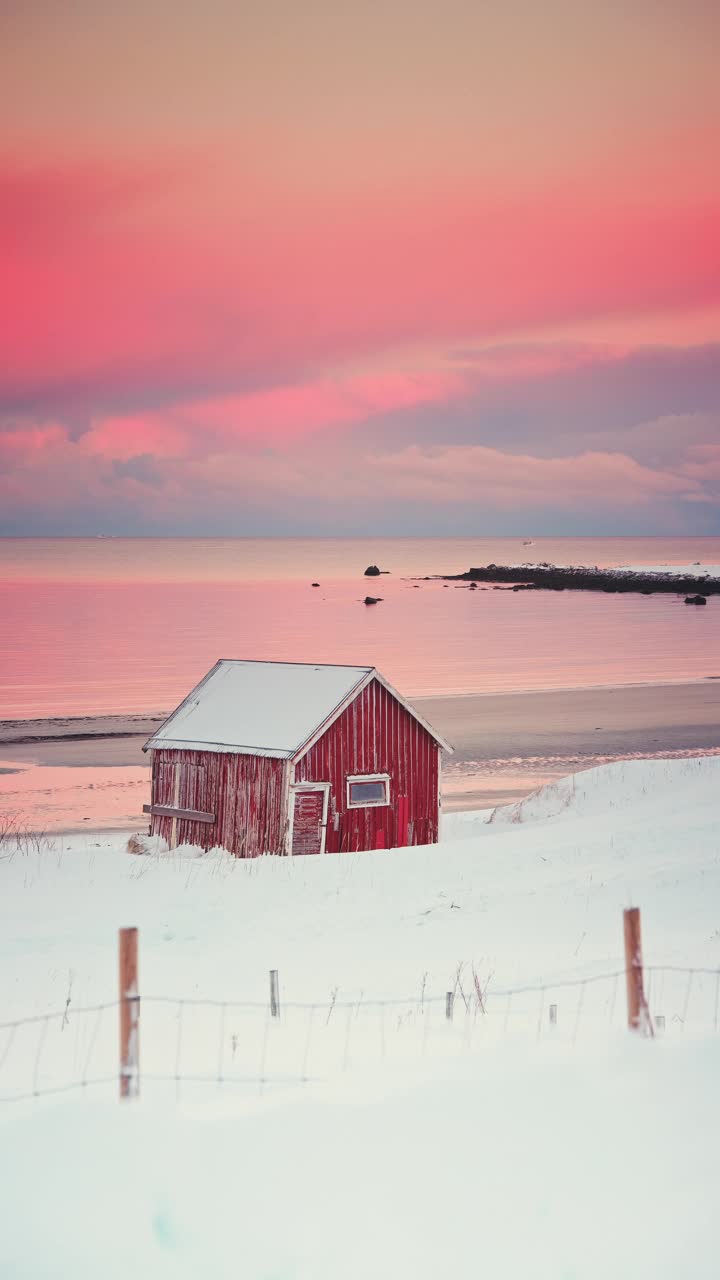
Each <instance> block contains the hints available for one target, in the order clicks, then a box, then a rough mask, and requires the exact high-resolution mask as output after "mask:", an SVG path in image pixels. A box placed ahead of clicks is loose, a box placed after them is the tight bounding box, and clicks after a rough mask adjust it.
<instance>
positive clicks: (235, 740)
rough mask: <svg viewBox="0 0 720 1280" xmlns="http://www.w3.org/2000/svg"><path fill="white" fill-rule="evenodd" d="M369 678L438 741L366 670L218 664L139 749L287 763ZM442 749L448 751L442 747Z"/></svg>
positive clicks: (292, 664) (231, 661)
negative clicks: (269, 758)
mask: <svg viewBox="0 0 720 1280" xmlns="http://www.w3.org/2000/svg"><path fill="white" fill-rule="evenodd" d="M373 677H374V678H376V679H378V680H380V682H381V683H382V684H384V685H385V686H386V688H388V689H389V690H390V692H391V693H392V694H393V695H394V696H395V697H396V698H398V699H399V701H400V702H402V703H403V706H405V707H407V709H408V711H410V713H411V714H412V715H414V716H415V718H416V719H417V720H419V721H420V723H421V724H422V725H423V726H424V727H425V728H426V729H427V730H428V732H430V733H431V734H432V736H433V737H434V738H435V739H436V740H437V741H438V742H439V743H440V745H441V746H443V747H446V748H447V743H445V742H444V741H443V740H442V739H441V738H440V737H438V735H437V734H436V733H435V731H434V730H433V729H431V728H430V726H429V725H428V724H426V722H425V721H424V720H423V719H422V716H419V715H418V713H417V712H416V711H415V710H414V709H413V708H412V707H410V706H408V704H407V703H406V702H405V701H404V699H402V698H400V696H399V694H397V693H396V692H395V690H394V689H392V688H391V686H390V685H388V684H387V681H385V680H383V678H382V676H380V675H379V673H378V672H377V671H376V670H375V668H374V667H341V666H324V665H315V664H313V663H305V662H245V661H242V660H240V659H234V658H221V659H220V661H219V662H216V664H215V666H214V667H213V668H212V670H211V671H209V672H208V674H207V675H206V676H205V678H204V679H203V680H201V681H200V684H199V685H197V686H196V688H195V689H193V691H192V693H190V694H188V696H187V698H186V699H185V701H184V702H181V704H180V706H179V707H178V708H177V710H176V711H174V712H173V714H172V715H171V716H170V717H169V718H168V719H167V720H166V721H165V723H164V724H163V725H161V727H160V728H159V729H158V731H157V733H155V734H154V735H153V736H152V738H150V739H149V740H148V741H147V742H146V743H145V747H144V750H148V748H149V749H152V750H154V749H156V748H158V747H167V748H177V749H179V750H184V751H192V750H196V751H233V752H240V753H244V754H248V755H262V756H275V757H277V758H280V759H291V758H292V757H293V756H296V755H297V753H298V752H299V750H300V749H301V747H303V746H305V745H306V744H307V743H308V741H309V739H311V738H313V737H314V736H315V735H316V734H317V731H318V730H319V729H321V728H325V727H327V726H328V725H329V724H330V723H332V721H333V720H334V719H335V718H336V716H337V715H339V714H340V712H341V711H343V710H344V708H345V707H346V706H347V705H348V704H349V703H350V702H351V701H352V699H353V698H354V697H355V696H356V695H357V693H359V692H360V690H361V688H362V687H363V686H364V685H365V684H369V683H370V680H372V679H373ZM448 749H450V748H448Z"/></svg>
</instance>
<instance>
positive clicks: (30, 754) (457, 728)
mask: <svg viewBox="0 0 720 1280" xmlns="http://www.w3.org/2000/svg"><path fill="white" fill-rule="evenodd" d="M415 704H416V706H417V708H418V710H419V711H420V712H421V713H422V714H423V716H424V717H425V718H426V719H427V720H428V721H429V722H430V723H431V724H433V725H434V726H435V727H436V728H437V729H438V731H439V732H440V733H442V734H443V735H444V736H445V737H446V738H447V739H448V740H449V741H450V742H451V743H452V744H453V746H454V748H455V752H454V755H453V756H451V757H448V758H447V760H446V762H445V766H444V770H443V796H444V804H445V808H446V809H448V810H452V809H463V808H466V809H469V808H486V807H488V806H492V805H495V804H504V803H508V802H509V801H510V800H514V799H518V798H519V797H521V796H523V795H527V794H528V792H529V791H531V790H533V789H534V787H536V786H539V785H541V783H543V782H545V781H548V780H550V779H551V778H554V777H558V776H562V775H564V774H567V773H572V772H575V771H577V769H580V768H590V767H592V765H594V764H599V763H603V762H605V761H607V760H613V759H627V758H633V757H635V756H662V755H674V754H678V755H686V754H687V755H691V754H702V753H703V752H709V751H712V752H715V751H718V752H720V680H704V681H697V682H695V683H690V684H666V685H629V686H628V685H625V686H621V687H615V688H594V689H566V690H552V691H549V692H530V693H503V694H474V695H468V696H465V697H444V698H418V699H416V700H415ZM160 722H161V721H160V719H158V718H157V717H154V718H149V717H148V718H145V717H142V716H97V717H87V718H72V719H54V720H15V721H2V722H0V805H1V804H2V800H3V795H2V792H3V791H6V790H7V789H8V788H9V786H10V783H11V779H12V776H13V775H12V774H8V773H6V772H5V771H6V770H8V769H12V770H13V772H14V771H15V770H16V769H18V768H20V769H21V770H24V769H25V768H27V767H32V766H33V765H35V766H40V767H41V769H42V775H43V777H42V786H43V787H44V788H45V789H46V788H48V787H52V782H53V779H52V776H48V773H47V772H46V769H48V768H50V769H52V768H53V767H56V768H62V769H65V770H67V769H75V768H76V769H78V770H83V769H103V768H105V769H110V770H112V769H117V768H128V767H132V768H133V769H137V768H138V767H141V768H142V767H147V766H149V763H150V762H149V758H148V756H147V755H145V754H143V751H142V746H143V743H144V742H145V741H146V740H147V738H148V737H149V736H150V734H151V733H152V732H153V730H154V729H155V728H156V727H157V726H158V724H159V723H160ZM95 776H97V775H95ZM133 776H135V777H137V776H138V775H136V774H135V775H133ZM3 783H4V785H3ZM78 783H80V778H79V777H78ZM38 785H40V777H39V776H38ZM28 801H30V795H28ZM83 820H87V819H83Z"/></svg>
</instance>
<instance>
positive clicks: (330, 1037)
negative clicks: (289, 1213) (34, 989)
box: [0, 965, 720, 1102]
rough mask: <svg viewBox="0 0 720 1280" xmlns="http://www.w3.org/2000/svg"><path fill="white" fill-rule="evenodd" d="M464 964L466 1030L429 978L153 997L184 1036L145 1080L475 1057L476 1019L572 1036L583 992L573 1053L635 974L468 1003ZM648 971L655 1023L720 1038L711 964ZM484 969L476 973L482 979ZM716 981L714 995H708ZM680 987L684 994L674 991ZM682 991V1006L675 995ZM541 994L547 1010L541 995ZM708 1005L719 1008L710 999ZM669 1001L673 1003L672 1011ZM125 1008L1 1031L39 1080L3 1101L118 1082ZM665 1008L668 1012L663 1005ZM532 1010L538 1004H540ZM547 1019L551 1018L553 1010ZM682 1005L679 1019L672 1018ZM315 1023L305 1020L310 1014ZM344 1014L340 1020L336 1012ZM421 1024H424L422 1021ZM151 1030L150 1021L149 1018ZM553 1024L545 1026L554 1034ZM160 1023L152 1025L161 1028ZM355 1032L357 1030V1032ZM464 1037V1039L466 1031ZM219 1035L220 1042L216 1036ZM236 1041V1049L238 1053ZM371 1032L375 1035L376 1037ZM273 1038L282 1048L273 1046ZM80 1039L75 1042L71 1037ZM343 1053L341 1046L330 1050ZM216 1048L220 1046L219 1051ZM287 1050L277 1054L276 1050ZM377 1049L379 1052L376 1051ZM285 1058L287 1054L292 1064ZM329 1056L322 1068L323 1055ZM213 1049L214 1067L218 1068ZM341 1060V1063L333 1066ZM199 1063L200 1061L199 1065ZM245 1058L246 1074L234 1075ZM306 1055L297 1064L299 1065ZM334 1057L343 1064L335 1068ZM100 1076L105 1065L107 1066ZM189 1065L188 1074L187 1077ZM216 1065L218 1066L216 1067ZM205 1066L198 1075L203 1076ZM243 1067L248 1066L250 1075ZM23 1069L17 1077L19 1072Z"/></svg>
mask: <svg viewBox="0 0 720 1280" xmlns="http://www.w3.org/2000/svg"><path fill="white" fill-rule="evenodd" d="M461 968H462V966H461V967H460V968H459V969H458V971H457V973H456V975H455V993H459V996H460V999H459V1000H454V1001H453V1002H452V1005H453V1007H454V1010H455V1012H456V1013H459V1014H460V1018H461V1019H462V1027H461V1028H460V1027H458V1025H457V1023H458V1021H459V1020H460V1019H457V1018H456V1019H455V1022H453V1018H452V1017H449V1018H447V1017H444V1016H443V1015H442V1013H441V1012H440V1009H442V1007H443V1006H445V1008H447V995H446V994H439V995H429V994H428V993H427V990H426V983H427V974H426V975H424V977H423V981H422V986H421V988H420V990H419V992H418V991H416V992H415V993H414V994H413V995H412V996H408V997H404V998H401V997H393V998H384V999H366V998H365V993H364V991H361V992H360V994H359V995H355V996H353V997H350V996H348V997H347V998H346V997H342V998H341V997H340V992H339V989H338V988H333V989H332V990H331V991H330V992H329V994H328V996H327V998H326V999H325V1000H324V1001H323V1000H321V1001H317V1000H315V1001H305V1000H295V1001H293V1000H284V1001H283V1005H282V1010H279V1009H276V1010H275V1011H274V1013H273V1011H272V1010H271V1006H270V1003H269V1002H268V1000H267V999H265V1000H219V999H214V998H209V999H204V998H202V997H198V996H191V997H182V996H181V997H178V996H177V995H174V996H172V995H152V994H151V995H148V996H141V997H139V998H138V1000H139V1004H140V1007H141V1008H151V1009H152V1008H157V1009H158V1010H160V1009H163V1008H165V1009H167V1010H168V1012H169V1014H170V1017H171V1018H172V1014H173V1013H174V1019H175V1023H176V1026H175V1031H174V1071H173V1070H172V1069H171V1070H170V1071H163V1070H161V1071H150V1072H143V1074H142V1079H143V1080H144V1081H147V1082H148V1083H158V1084H160V1083H171V1082H172V1083H174V1084H175V1086H176V1090H177V1096H178V1097H179V1089H180V1084H181V1082H187V1083H188V1084H193V1083H195V1084H209V1083H215V1084H227V1085H241V1086H253V1087H255V1088H257V1089H258V1091H259V1093H260V1094H262V1093H263V1092H264V1090H265V1087H266V1086H269V1087H275V1086H277V1085H281V1084H282V1085H295V1084H302V1083H306V1082H308V1081H310V1080H319V1079H322V1078H326V1077H324V1076H322V1075H319V1074H318V1067H320V1069H321V1070H322V1069H325V1067H326V1066H327V1069H328V1071H329V1072H332V1070H333V1069H334V1070H338V1069H339V1070H340V1071H342V1072H345V1071H347V1070H348V1069H349V1068H350V1067H351V1065H357V1063H358V1062H359V1061H361V1060H362V1055H363V1054H365V1055H368V1054H370V1055H371V1056H372V1055H373V1054H374V1057H375V1060H376V1061H377V1059H378V1056H379V1059H380V1060H381V1061H384V1060H385V1059H386V1056H387V1055H388V1052H389V1046H390V1045H392V1052H393V1053H394V1052H396V1048H395V1046H396V1044H398V1045H400V1046H401V1047H400V1050H399V1051H400V1052H404V1051H406V1049H407V1047H408V1046H409V1047H410V1050H411V1051H412V1050H413V1047H414V1052H415V1053H417V1054H419V1055H420V1056H423V1057H424V1056H426V1054H427V1052H428V1044H429V1042H430V1039H431V1035H432V1045H433V1048H435V1046H436V1045H447V1047H448V1048H450V1046H451V1045H452V1044H453V1043H455V1042H456V1043H457V1048H458V1052H459V1053H464V1052H469V1051H470V1048H471V1046H474V1043H475V1041H476V1030H477V1025H478V1020H479V1021H480V1023H481V1025H482V1026H483V1027H484V1029H485V1030H484V1032H483V1033H482V1043H483V1044H486V1043H490V1041H488V1039H487V1033H488V1031H490V1033H491V1040H493V1039H494V1038H495V1035H496V1033H497V1034H500V1035H501V1036H507V1035H508V1034H510V1035H514V1034H515V1031H516V1029H517V1030H519V1031H520V1032H521V1033H522V1034H525V1030H526V1029H527V1032H529V1034H530V1035H531V1036H532V1035H533V1031H534V1038H535V1039H536V1040H541V1039H542V1038H543V1037H544V1036H545V1035H547V1034H548V1033H551V1034H552V1035H558V1034H560V1035H562V1030H561V1031H560V1032H558V1004H557V1003H556V1000H557V994H558V993H560V992H562V991H576V992H577V999H576V1001H575V1009H574V1015H570V1016H568V1013H567V1009H566V1012H565V1017H564V1019H562V1018H561V1019H560V1021H561V1027H562V1026H564V1027H565V1028H566V1038H567V1039H568V1040H569V1041H571V1042H572V1044H573V1045H574V1044H575V1043H576V1041H577V1039H578V1036H579V1032H580V1027H581V1023H582V1025H583V1026H585V1025H586V1023H587V1019H588V1018H590V1019H591V1020H593V1019H594V1020H595V1025H597V1019H605V1018H607V1024H606V1025H607V1026H608V1027H609V1029H610V1030H612V1028H613V1027H614V1025H615V1016H616V1007H617V995H618V989H619V986H620V982H621V979H623V978H624V977H625V973H626V970H625V968H624V967H622V968H616V969H611V970H609V971H608V972H603V973H599V974H587V973H582V972H581V973H580V974H575V975H573V974H570V975H568V976H567V977H563V978H558V979H557V980H548V979H544V980H542V981H537V982H528V983H524V984H520V985H516V986H493V985H492V984H491V982H490V980H489V979H488V981H487V982H486V985H485V987H484V988H480V987H479V986H478V983H477V982H475V984H474V986H473V987H472V988H470V992H469V995H468V993H467V992H466V991H465V990H464V989H463V986H462V982H461ZM643 970H644V973H645V974H646V975H647V979H646V994H647V1001H648V1005H649V1007H651V1008H652V1009H653V1010H654V1014H653V1016H657V1017H658V1018H659V1020H660V1021H659V1025H660V1026H665V1025H667V1024H666V1014H668V1015H670V1017H669V1019H668V1022H669V1021H670V1020H672V1021H673V1022H677V1023H679V1024H680V1026H681V1028H683V1029H684V1028H685V1027H686V1026H687V1025H688V1022H689V1019H690V1012H691V1009H692V1016H693V1020H694V1022H695V1023H697V1021H698V1019H700V1021H701V1023H702V1024H703V1025H704V1026H706V1027H709V1026H712V1030H713V1032H714V1033H717V1032H718V1027H719V1025H720V968H704V967H698V966H693V967H685V966H681V965H644V966H643ZM473 972H474V971H473ZM671 975H674V976H675V977H677V978H679V979H682V978H683V977H684V978H685V983H684V988H683V987H682V986H681V984H680V983H679V982H678V983H675V984H671V988H670V993H669V994H668V990H667V989H666V986H667V981H666V980H668V979H669V977H670V976H671ZM707 978H712V979H713V980H714V981H713V983H711V984H707V982H704V981H703V980H704V979H707ZM600 983H609V984H612V985H611V987H610V990H609V992H608V993H607V995H602V996H601V997H600V999H599V1001H598V1000H595V1001H593V1002H592V1004H591V1007H590V1008H589V1010H588V1008H587V1005H588V1001H589V1000H590V996H589V992H590V991H591V990H593V989H594V988H595V987H596V986H597V985H598V984H600ZM708 985H709V987H710V989H709V991H708ZM678 987H679V988H680V989H679V990H676V989H673V988H678ZM673 995H674V997H675V998H674V1000H672V999H671V997H672V996H673ZM703 995H704V997H705V1004H704V1008H703V1011H701V1012H698V1010H699V1006H700V1001H701V999H702V997H703ZM523 996H528V997H531V999H530V1000H529V1001H523V1000H522V997H523ZM535 996H537V1004H535V1001H534V1000H533V999H532V997H535ZM708 997H709V1000H708ZM667 1001H670V1005H669V1007H668V1004H667ZM119 1005H120V1001H119V1000H110V1001H104V1002H101V1003H98V1004H90V1005H85V1006H78V1007H74V1006H73V1005H72V1004H70V1003H69V1000H66V1001H65V1004H64V1006H63V1007H62V1008H59V1009H54V1010H50V1011H48V1012H46V1013H33V1014H30V1015H29V1016H27V1017H25V1018H16V1019H14V1020H11V1021H5V1022H2V1023H0V1033H4V1043H3V1045H2V1049H1V1050H0V1072H2V1071H3V1070H4V1069H6V1068H7V1066H8V1063H9V1062H10V1061H12V1062H13V1063H15V1058H14V1055H15V1053H16V1052H17V1051H18V1042H19V1032H20V1031H21V1029H24V1028H29V1029H30V1030H33V1029H35V1030H36V1032H37V1039H36V1042H35V1044H34V1046H33V1044H32V1038H31V1040H30V1043H29V1044H28V1046H27V1053H28V1068H29V1069H28V1075H29V1078H30V1080H31V1086H30V1087H29V1088H27V1087H26V1088H22V1084H21V1083H20V1092H17V1093H9V1092H4V1093H2V1094H0V1102H11V1101H12V1102H21V1101H25V1100H29V1099H34V1098H39V1097H42V1096H47V1095H52V1094H63V1093H69V1092H72V1091H76V1090H84V1089H86V1088H89V1087H92V1086H99V1085H106V1084H111V1083H117V1081H118V1074H117V1073H115V1074H111V1075H104V1074H101V1073H98V1074H97V1075H95V1076H92V1075H91V1071H92V1068H93V1064H94V1062H95V1060H96V1058H97V1057H98V1046H99V1044H100V1041H101V1032H102V1029H103V1026H104V1015H105V1013H106V1012H107V1011H108V1010H113V1009H118V1008H119ZM570 1005H571V1007H572V1002H570ZM663 1005H665V1008H663ZM533 1006H534V1007H533ZM548 1006H549V1014H546V1010H548ZM673 1009H674V1010H675V1012H673ZM201 1010H208V1011H217V1022H216V1023H215V1027H216V1030H215V1029H214V1027H213V1025H212V1021H213V1020H212V1019H211V1025H210V1028H209V1031H208V1032H207V1034H206V1036H205V1038H203V1036H198V1035H197V1034H194V1032H193V1029H192V1027H191V1025H190V1024H188V1025H187V1026H186V1023H187V1021H188V1014H189V1012H190V1011H193V1012H196V1013H199V1011H201ZM341 1010H342V1011H344V1014H345V1020H344V1025H343V1021H342V1020H340V1022H339V1025H338V1017H337V1015H338V1014H339V1013H340V1011H341ZM246 1013H247V1014H249V1015H253V1014H261V1015H262V1026H261V1027H259V1028H258V1034H257V1039H255V1036H254V1035H253V1036H252V1037H251V1036H250V1035H248V1034H246V1033H245V1032H243V1033H242V1034H239V1028H238V1026H237V1025H235V1026H233V1024H232V1022H229V1019H230V1018H231V1017H234V1016H235V1015H243V1014H246ZM303 1014H304V1015H305V1020H304V1022H303V1019H302V1015H303ZM333 1015H335V1016H333ZM84 1017H88V1018H91V1019H92V1022H91V1024H90V1029H89V1033H88V1036H87V1039H85V1034H84V1033H83V1032H82V1031H81V1024H80V1019H81V1018H84ZM375 1019H376V1020H377V1021H376V1026H377V1031H376V1032H374V1031H373V1030H372V1022H373V1021H375ZM418 1020H420V1021H418ZM73 1021H74V1022H75V1028H74V1046H75V1047H74V1050H73V1051H72V1061H73V1066H74V1070H75V1071H77V1070H78V1067H79V1068H80V1071H79V1078H76V1079H72V1080H68V1081H64V1082H62V1083H60V1082H58V1083H54V1082H53V1081H52V1079H51V1076H52V1070H53V1067H52V1065H48V1063H49V1060H50V1051H51V1047H52V1044H54V1043H55V1041H54V1038H53V1040H52V1042H51V1041H50V1039H49V1035H50V1029H51V1027H53V1026H55V1025H56V1024H59V1026H58V1029H60V1030H64V1029H65V1028H66V1027H69V1026H70V1025H71V1024H72V1023H73ZM143 1021H144V1022H145V1023H146V1022H147V1021H148V1019H144V1020H143ZM546 1023H547V1026H546ZM153 1025H154V1024H153ZM290 1026H291V1027H292V1031H291V1032H290V1034H291V1035H297V1043H296V1044H295V1047H294V1049H293V1047H292V1043H294V1042H292V1043H291V1044H290V1048H289V1052H290V1065H291V1066H292V1065H293V1056H294V1064H297V1065H299V1067H300V1070H299V1073H298V1074H297V1075H296V1074H293V1072H292V1070H291V1071H289V1072H288V1071H287V1070H286V1069H285V1068H286V1066H287V1054H288V1042H287V1036H286V1037H285V1039H283V1035H284V1032H285V1029H286V1028H288V1027H290ZM356 1028H357V1029H356ZM458 1033H459V1034H458ZM169 1036H170V1038H169V1043H168V1045H167V1048H168V1049H169V1053H170V1062H168V1066H169V1067H170V1065H171V1062H172V1057H173V1049H172V1044H173V1038H172V1030H171V1029H170V1031H169ZM215 1036H216V1037H217V1038H216V1039H215ZM228 1036H229V1041H230V1044H229V1045H228ZM357 1036H359V1037H360V1040H359V1048H358V1047H357V1046H356V1044H354V1043H353V1041H354V1038H355V1037H357ZM373 1036H375V1037H376V1038H375V1039H373ZM317 1037H321V1038H322V1039H321V1042H318V1043H316V1039H317ZM271 1041H272V1045H271ZM71 1042H72V1036H71ZM333 1044H334V1046H335V1048H334V1050H333V1049H332V1046H333ZM213 1045H215V1046H216V1048H215V1050H214V1051H213ZM275 1045H276V1046H277V1047H273V1046H275ZM373 1045H374V1048H373V1047H372V1046H373ZM229 1048H231V1049H232V1054H231V1061H228V1060H227V1055H228V1049H229ZM258 1051H259V1062H258V1061H257V1058H256V1059H255V1064H256V1065H255V1071H256V1073H255V1074H254V1073H253V1070H252V1065H253V1064H252V1057H253V1056H254V1055H255V1054H256V1053H257V1052H258ZM283 1051H285V1057H284V1058H283ZM326 1051H327V1053H329V1054H330V1057H327V1056H326V1058H325V1061H324V1062H323V1058H322V1055H323V1053H325V1052H326ZM213 1052H214V1062H213ZM333 1052H334V1054H335V1057H334V1059H333V1058H332V1053H333ZM203 1055H205V1056H206V1057H207V1066H208V1070H207V1071H205V1070H204V1069H202V1068H203ZM248 1055H250V1062H251V1066H250V1070H249V1071H248V1070H247V1069H246V1062H247V1059H248ZM271 1055H272V1060H273V1063H274V1065H275V1066H277V1068H278V1070H277V1071H274V1072H273V1073H272V1074H270V1069H269V1065H268V1064H269V1058H270V1056H271ZM311 1057H312V1060H313V1061H312V1066H313V1068H314V1074H313V1075H310V1065H311ZM189 1058H191V1059H192V1061H189ZM236 1058H237V1068H238V1070H237V1073H236V1071H235V1065H236ZM298 1059H299V1062H298ZM104 1061H105V1060H104V1059H103V1062H104ZM333 1061H334V1068H333ZM98 1065H100V1067H101V1069H102V1065H103V1063H98ZM183 1065H185V1066H186V1067H187V1068H188V1070H187V1071H184V1070H183ZM213 1065H214V1067H215V1070H214V1071H213ZM197 1068H200V1069H199V1070H198V1069H197ZM243 1068H245V1069H243ZM15 1069H16V1068H15V1066H13V1070H15Z"/></svg>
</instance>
